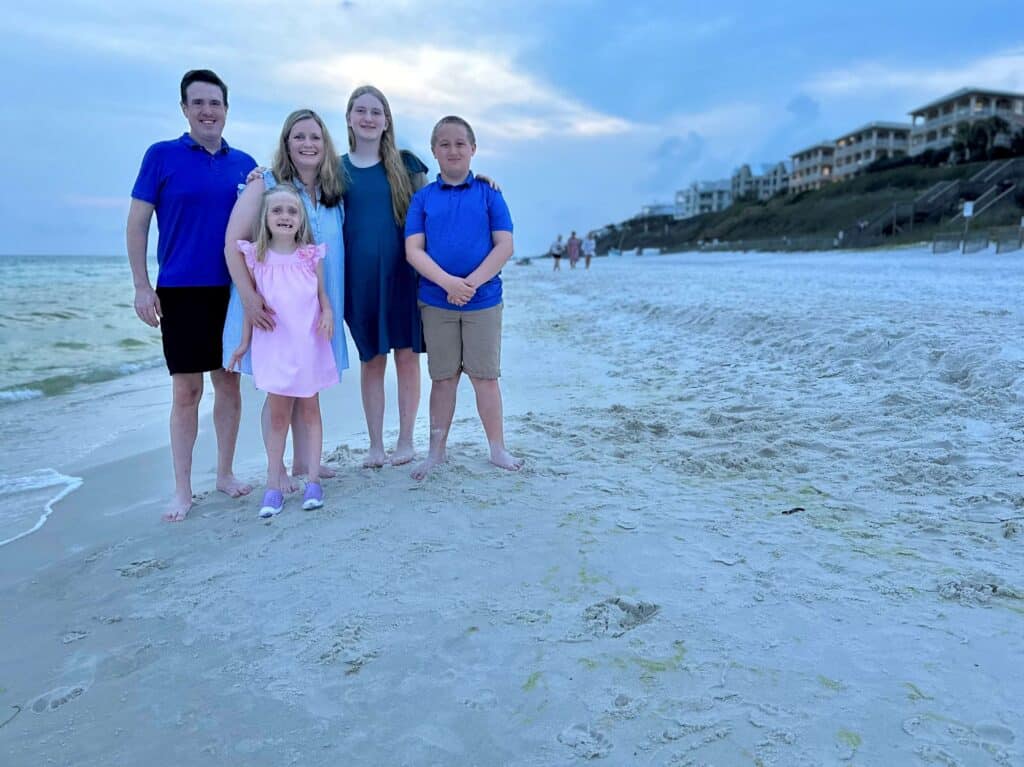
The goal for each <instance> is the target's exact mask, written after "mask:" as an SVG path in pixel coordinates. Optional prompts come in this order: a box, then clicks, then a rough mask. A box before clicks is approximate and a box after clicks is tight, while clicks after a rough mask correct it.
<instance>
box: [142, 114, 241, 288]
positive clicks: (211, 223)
mask: <svg viewBox="0 0 1024 767" xmlns="http://www.w3.org/2000/svg"><path fill="white" fill-rule="evenodd" d="M255 167H256V161H255V160H254V159H252V157H250V156H249V155H247V154H246V153H245V152H240V151H239V150H237V149H232V148H231V147H229V146H228V143H227V142H226V141H224V140H223V139H222V140H221V146H220V149H219V150H218V151H217V152H216V153H214V154H210V153H209V152H207V151H206V150H205V149H204V148H203V147H202V146H201V145H199V144H197V143H196V142H195V141H194V140H193V139H192V137H191V136H189V135H188V134H187V133H186V134H184V135H183V136H182V137H181V138H178V139H174V140H173V141H161V142H159V143H157V144H153V146H151V147H150V148H149V149H147V150H146V155H145V157H143V158H142V167H141V168H140V169H139V176H138V178H137V179H136V180H135V186H134V187H133V188H132V197H133V198H135V199H136V200H142V201H143V202H148V203H150V204H151V205H152V206H153V207H154V208H156V225H157V230H158V232H159V236H158V238H157V248H156V258H157V263H159V264H160V270H159V272H158V274H157V280H156V284H157V287H163V288H179V287H202V286H211V285H228V284H230V282H231V275H230V274H229V273H228V268H227V265H226V264H225V263H224V231H225V230H226V229H227V227H228V218H229V217H230V215H231V208H232V207H234V204H235V200H236V199H237V197H238V185H239V184H244V183H245V177H246V176H247V175H248V174H249V171H251V170H252V169H253V168H255Z"/></svg>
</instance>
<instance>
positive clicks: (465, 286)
mask: <svg viewBox="0 0 1024 767" xmlns="http://www.w3.org/2000/svg"><path fill="white" fill-rule="evenodd" d="M449 278H450V279H449V280H448V281H447V282H446V284H445V285H444V286H443V287H444V289H445V290H446V291H448V303H450V304H454V305H455V306H465V305H466V304H468V303H469V302H470V301H472V300H473V296H475V295H476V286H475V285H473V284H471V283H470V282H469V280H468V279H467V278H466V277H454V276H451V275H449Z"/></svg>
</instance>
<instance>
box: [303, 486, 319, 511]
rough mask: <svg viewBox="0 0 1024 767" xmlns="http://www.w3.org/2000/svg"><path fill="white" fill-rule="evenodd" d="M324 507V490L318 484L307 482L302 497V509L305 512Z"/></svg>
mask: <svg viewBox="0 0 1024 767" xmlns="http://www.w3.org/2000/svg"><path fill="white" fill-rule="evenodd" d="M323 505H324V489H323V488H322V487H320V483H319V482H307V483H306V492H305V493H303V495H302V508H303V509H305V510H306V511H311V510H312V509H319V508H320V507H321V506H323Z"/></svg>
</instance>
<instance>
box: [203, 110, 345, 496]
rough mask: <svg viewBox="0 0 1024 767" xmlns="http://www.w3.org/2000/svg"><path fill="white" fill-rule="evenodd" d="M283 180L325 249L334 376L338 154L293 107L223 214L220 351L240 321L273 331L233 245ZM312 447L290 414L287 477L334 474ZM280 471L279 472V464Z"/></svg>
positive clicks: (340, 362)
mask: <svg viewBox="0 0 1024 767" xmlns="http://www.w3.org/2000/svg"><path fill="white" fill-rule="evenodd" d="M285 183H287V184H291V185H292V187H293V188H295V189H296V190H298V193H299V197H300V198H301V199H302V204H303V207H304V208H305V210H306V217H307V219H308V220H309V227H310V234H311V235H312V237H313V242H315V243H317V244H321V243H322V244H324V245H326V246H327V255H326V256H325V258H324V283H325V285H326V288H327V295H328V297H329V298H330V300H331V308H332V310H333V312H334V331H333V333H332V334H331V337H330V340H331V353H332V354H333V355H334V364H335V367H336V368H337V370H338V374H339V376H340V375H341V373H342V371H343V370H345V369H346V368H347V367H348V347H347V345H346V344H345V329H344V320H343V318H342V313H343V312H344V306H345V242H344V239H343V237H342V225H343V221H344V218H345V213H344V207H343V203H342V193H343V191H344V185H343V180H342V177H341V174H340V173H339V171H338V155H337V152H335V150H334V143H333V141H332V140H331V134H330V133H329V132H328V131H327V126H326V125H324V122H323V120H322V119H321V118H320V115H318V114H317V113H316V112H314V111H313V110H312V109H297V110H295V111H294V112H292V113H291V114H290V115H288V117H286V118H285V121H284V125H283V126H282V127H281V134H280V136H279V138H278V142H277V151H276V152H275V153H274V165H273V167H272V168H271V169H270V170H260V169H257V171H254V172H253V173H252V174H250V175H249V179H248V185H247V186H246V187H245V189H244V190H243V191H242V194H241V195H239V197H238V202H237V203H235V207H234V210H232V211H231V219H230V220H229V221H228V227H227V233H226V235H225V238H224V239H225V241H224V242H223V243H222V246H223V248H224V251H223V258H225V259H226V260H227V264H228V268H229V269H230V270H231V278H232V280H233V281H234V284H235V290H233V291H232V293H231V304H230V306H229V307H228V315H227V321H226V322H225V324H224V351H225V354H224V362H223V364H224V367H228V356H229V355H230V351H231V350H232V349H234V348H235V347H236V346H237V345H238V342H239V340H240V339H241V337H242V328H243V319H244V320H248V321H249V322H250V323H251V324H252V325H254V326H255V327H257V328H259V329H261V330H268V331H269V330H273V329H274V324H275V323H276V318H275V316H274V314H275V312H276V311H277V307H276V306H274V305H273V303H271V302H269V301H267V300H266V299H265V297H264V296H263V295H261V294H260V292H259V290H258V288H257V286H256V284H255V283H254V282H253V278H252V275H251V274H250V272H249V270H248V268H247V266H246V261H245V254H244V253H243V252H242V251H241V250H239V249H238V241H239V240H252V239H253V238H254V237H255V234H256V232H257V231H259V229H258V227H259V226H261V225H262V224H260V222H259V211H260V207H261V205H262V202H263V193H264V192H266V191H267V190H268V189H273V188H274V187H275V186H277V185H278V184H285ZM238 369H239V370H241V372H243V373H248V374H251V373H252V365H251V362H250V360H249V355H246V356H245V357H243V358H242V361H241V362H240V363H239V365H238ZM269 407H270V403H269V402H264V404H263V426H264V428H266V424H267V419H268V418H269ZM310 444H313V441H312V440H311V439H309V438H308V435H307V434H306V433H305V421H304V420H303V419H302V418H301V417H300V415H299V413H298V411H295V416H294V418H293V422H292V477H298V476H302V475H306V474H309V473H310V471H311V470H312V465H313V464H314V463H315V464H318V467H319V468H318V469H317V473H318V475H319V476H320V477H321V478H330V477H333V476H334V471H333V470H331V469H329V468H328V467H326V466H324V465H323V463H322V461H321V455H320V453H317V454H316V455H308V454H307V453H306V446H307V445H310ZM281 469H282V471H283V469H284V465H283V464H282V466H281ZM298 487H299V485H298V483H297V482H296V481H295V480H294V479H288V480H286V481H285V482H284V483H283V489H284V491H285V492H292V491H294V490H297V489H298Z"/></svg>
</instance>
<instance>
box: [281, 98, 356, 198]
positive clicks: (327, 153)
mask: <svg viewBox="0 0 1024 767" xmlns="http://www.w3.org/2000/svg"><path fill="white" fill-rule="evenodd" d="M301 120H314V121H315V122H316V124H317V125H319V126H320V132H321V134H323V138H324V156H323V158H322V159H321V160H320V167H319V168H318V169H317V183H318V184H319V185H320V203H321V204H323V205H326V206H327V207H328V208H333V207H334V206H336V205H338V204H340V203H341V197H342V195H343V194H344V192H345V179H344V176H343V175H342V174H341V173H339V172H338V152H337V151H336V150H335V148H334V142H333V141H332V140H331V134H330V132H329V131H328V130H327V126H326V125H324V121H323V120H321V119H320V115H318V114H317V113H316V112H314V111H313V110H312V109H296V110H295V111H294V112H292V113H291V114H290V115H288V117H286V118H285V121H284V126H282V128H281V138H280V139H279V140H278V142H277V152H275V153H274V167H273V168H272V170H273V171H274V177H275V178H276V179H277V180H278V181H279V182H280V183H289V184H292V185H293V186H295V187H299V186H301V185H302V179H301V178H299V172H298V170H296V168H295V165H294V163H292V158H291V156H290V155H289V154H288V137H289V136H291V134H292V129H293V128H294V127H295V123H297V122H299V121H301Z"/></svg>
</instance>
